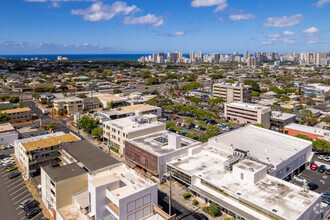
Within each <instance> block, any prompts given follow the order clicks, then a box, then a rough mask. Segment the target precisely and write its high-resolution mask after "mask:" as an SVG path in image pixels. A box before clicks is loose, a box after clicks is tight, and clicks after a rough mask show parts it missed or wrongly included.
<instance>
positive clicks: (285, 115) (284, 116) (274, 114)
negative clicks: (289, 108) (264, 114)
mask: <svg viewBox="0 0 330 220" xmlns="http://www.w3.org/2000/svg"><path fill="white" fill-rule="evenodd" d="M293 117H296V115H295V114H290V113H285V112H280V111H272V115H271V118H272V119H279V120H287V119H289V118H293Z"/></svg>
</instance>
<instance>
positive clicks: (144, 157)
mask: <svg viewBox="0 0 330 220" xmlns="http://www.w3.org/2000/svg"><path fill="white" fill-rule="evenodd" d="M199 143H200V142H198V141H195V140H192V139H190V138H187V137H184V136H182V135H178V134H175V133H173V132H169V131H167V130H164V131H160V132H156V133H152V134H147V135H144V136H140V137H137V138H133V139H130V140H126V141H125V153H124V156H125V159H126V160H128V161H130V162H132V163H133V164H135V165H137V166H139V167H141V168H143V169H145V170H147V171H148V172H150V173H151V174H153V175H155V176H159V177H160V178H161V177H162V176H163V175H164V173H165V172H166V163H167V162H169V161H171V160H172V158H174V157H177V156H179V155H182V154H187V152H188V149H189V148H191V147H192V146H196V145H197V144H199Z"/></svg>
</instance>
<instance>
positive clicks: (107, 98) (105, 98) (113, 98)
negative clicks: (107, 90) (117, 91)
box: [93, 93, 127, 108]
mask: <svg viewBox="0 0 330 220" xmlns="http://www.w3.org/2000/svg"><path fill="white" fill-rule="evenodd" d="M93 97H96V98H98V99H99V100H100V102H101V105H102V106H103V108H107V105H108V103H109V104H110V103H113V104H117V103H123V102H125V101H127V98H122V97H120V96H118V95H113V94H103V93H102V94H101V93H99V94H93Z"/></svg>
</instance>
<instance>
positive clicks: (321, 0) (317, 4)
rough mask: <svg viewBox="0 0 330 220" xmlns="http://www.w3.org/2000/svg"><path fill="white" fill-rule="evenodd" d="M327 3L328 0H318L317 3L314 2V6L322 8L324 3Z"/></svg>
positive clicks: (329, 1)
mask: <svg viewBox="0 0 330 220" xmlns="http://www.w3.org/2000/svg"><path fill="white" fill-rule="evenodd" d="M327 3H330V0H319V1H318V2H317V3H316V7H318V8H322V7H323V6H324V5H325V4H327Z"/></svg>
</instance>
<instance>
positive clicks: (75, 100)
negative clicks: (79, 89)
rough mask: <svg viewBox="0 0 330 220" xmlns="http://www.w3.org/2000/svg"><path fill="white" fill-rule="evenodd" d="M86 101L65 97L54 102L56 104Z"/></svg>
mask: <svg viewBox="0 0 330 220" xmlns="http://www.w3.org/2000/svg"><path fill="white" fill-rule="evenodd" d="M83 100H84V99H81V98H78V97H75V96H71V97H65V98H56V99H54V100H53V101H54V102H77V101H83Z"/></svg>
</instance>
